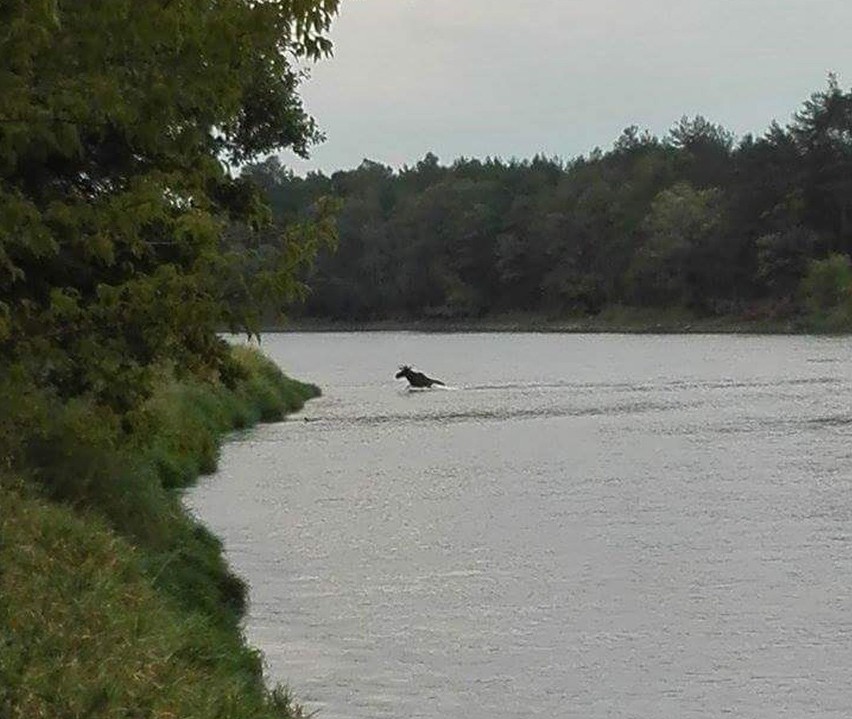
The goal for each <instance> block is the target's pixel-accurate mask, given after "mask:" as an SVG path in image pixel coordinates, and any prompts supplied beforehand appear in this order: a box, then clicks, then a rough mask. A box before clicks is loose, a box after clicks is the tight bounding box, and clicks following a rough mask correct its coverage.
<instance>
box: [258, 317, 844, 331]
mask: <svg viewBox="0 0 852 719" xmlns="http://www.w3.org/2000/svg"><path fill="white" fill-rule="evenodd" d="M263 332H264V333H297V332H423V333H486V332H488V333H490V332H494V333H541V334H551V333H552V334H731V335H745V334H759V335H792V334H797V335H806V334H813V335H846V334H849V333H850V330H849V329H844V330H837V329H833V330H827V329H824V328H820V327H819V326H817V325H816V324H815V323H812V322H809V321H807V319H805V318H795V319H786V320H765V319H763V320H748V319H742V318H733V317H713V318H677V319H674V318H670V317H665V318H664V317H659V318H653V317H592V318H565V319H546V318H541V317H523V316H505V317H500V316H497V317H484V318H481V319H453V320H450V319H410V320H407V319H388V320H373V321H358V322H356V321H340V320H337V321H334V320H322V319H316V318H298V319H294V320H290V321H288V322H286V323H285V324H269V325H267V326H265V327H264V328H263Z"/></svg>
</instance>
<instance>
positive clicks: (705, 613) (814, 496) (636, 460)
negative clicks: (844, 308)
mask: <svg viewBox="0 0 852 719" xmlns="http://www.w3.org/2000/svg"><path fill="white" fill-rule="evenodd" d="M264 348H265V350H266V352H267V353H268V354H270V356H272V357H273V358H274V359H275V360H277V361H278V362H279V363H280V364H281V365H282V366H283V367H284V368H285V369H286V370H287V371H288V372H289V373H291V374H292V375H293V376H296V377H299V378H301V379H305V380H310V381H313V382H315V383H317V384H319V385H321V386H322V388H323V390H324V393H325V395H324V397H323V398H321V399H319V400H316V401H313V402H311V403H310V404H309V405H308V406H307V407H306V409H305V411H304V412H303V413H301V414H299V415H296V416H293V417H291V418H289V419H288V421H286V422H283V423H281V424H277V425H269V426H264V427H261V428H259V429H257V430H254V431H252V432H249V433H246V434H244V435H239V436H237V437H236V438H235V440H234V441H233V442H231V443H230V444H229V445H228V446H227V447H226V449H225V451H224V453H223V457H222V462H221V471H220V472H219V473H218V474H217V475H216V476H214V477H209V478H206V479H204V480H202V482H201V483H200V484H199V486H198V487H197V488H195V489H194V490H193V491H192V492H190V493H189V494H188V495H187V502H188V504H189V505H190V506H191V507H192V508H193V509H194V510H195V511H197V512H198V513H199V514H200V516H201V517H202V518H203V519H204V521H205V522H207V523H208V525H209V526H210V527H211V528H212V529H213V530H214V531H215V532H217V533H218V534H219V535H220V536H221V537H222V538H223V539H224V541H225V545H226V548H227V552H228V556H229V559H230V561H231V563H232V565H233V566H234V568H235V570H236V571H237V572H238V573H239V574H240V575H242V576H243V577H244V578H246V579H247V580H248V582H249V583H250V585H251V611H250V615H249V617H248V620H247V633H248V636H249V639H250V641H251V642H252V643H254V644H255V645H256V646H258V647H260V648H261V649H262V650H263V651H264V653H265V655H266V658H267V664H268V668H269V675H270V678H271V679H273V680H280V681H284V682H286V683H287V684H289V685H290V686H291V687H292V688H293V689H294V691H295V693H296V694H297V695H298V696H299V697H301V698H302V699H303V700H304V701H305V703H306V704H307V706H308V708H309V709H319V710H320V714H319V717H320V719H342V718H344V717H345V718H353V719H354V718H361V717H363V718H366V717H370V718H371V719H373V718H383V717H398V718H414V717H429V718H434V719H456V718H458V719H493V718H494V717H507V718H514V717H518V718H520V717H531V716H532V717H578V718H586V717H590V718H601V719H603V718H604V717H607V718H611V717H618V718H621V717H637V718H638V717H641V718H643V719H644V718H646V717H647V718H649V719H651V718H656V717H666V718H671V719H683V718H686V717H702V718H704V717H721V716H735V717H761V718H762V717H765V718H766V719H777V718H778V717H791V718H798V717H838V718H841V717H843V718H844V719H847V718H848V717H849V716H850V715H852V714H850V711H852V710H850V707H852V682H850V667H852V444H850V441H849V439H850V432H852V341H850V340H849V339H832V338H821V339H820V338H807V337H725V336H686V337H678V336H665V337H652V336H620V335H609V336H607V335H595V336H585V335H532V334H531V335H512V334H500V335H493V334H470V335H467V334H459V335H423V334H409V333H381V334H369V333H365V334H287V335H278V336H276V335H271V336H268V337H266V338H265V340H264ZM402 362H407V363H412V364H416V365H417V366H419V368H420V369H422V370H424V371H427V372H428V373H429V374H431V375H433V376H436V377H440V378H441V379H444V380H445V381H446V382H447V383H448V384H451V385H452V388H450V389H447V390H434V391H427V392H407V391H404V390H403V385H402V384H401V383H399V382H395V381H394V380H393V374H394V372H395V371H396V368H397V365H399V364H400V363H402Z"/></svg>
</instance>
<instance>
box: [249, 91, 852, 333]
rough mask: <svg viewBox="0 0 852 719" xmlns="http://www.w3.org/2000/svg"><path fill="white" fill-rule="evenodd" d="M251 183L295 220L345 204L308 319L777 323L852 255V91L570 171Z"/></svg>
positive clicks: (407, 173)
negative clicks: (323, 201) (634, 308)
mask: <svg viewBox="0 0 852 719" xmlns="http://www.w3.org/2000/svg"><path fill="white" fill-rule="evenodd" d="M252 175H253V176H254V177H255V178H256V179H258V180H259V181H260V182H261V183H262V184H264V186H265V187H266V189H267V192H268V196H269V200H270V203H271V205H272V207H273V209H274V211H275V213H276V214H277V215H278V216H279V217H281V218H283V219H292V218H294V217H298V216H299V213H300V209H299V208H300V207H302V206H310V205H311V204H312V203H313V202H314V201H315V198H318V197H321V196H323V195H327V194H332V195H336V196H337V197H338V198H339V200H340V202H342V210H341V213H340V216H339V232H340V249H339V252H338V253H337V254H336V255H335V254H331V253H329V254H323V255H322V256H321V257H320V260H319V263H318V265H317V267H316V269H315V270H314V271H312V273H311V274H310V281H309V283H310V284H311V285H312V288H313V293H312V294H311V295H310V296H309V298H308V302H307V305H306V309H305V312H306V314H308V315H312V316H319V317H327V318H335V319H342V320H369V319H382V318H428V317H443V318H447V317H472V316H479V315H483V314H489V313H503V312H516V311H523V312H528V313H537V314H540V315H566V314H569V315H588V314H595V313H597V312H599V311H601V310H602V309H604V308H606V307H609V306H613V305H639V306H644V307H651V308H664V307H665V308H670V307H677V308H685V309H687V310H689V311H691V312H693V313H699V314H704V315H719V314H726V315H731V314H746V315H748V316H760V315H764V316H768V317H776V316H778V315H779V313H782V314H783V313H787V315H789V314H790V313H795V312H797V311H798V312H803V311H807V310H808V308H810V307H811V306H812V305H811V304H809V303H808V302H805V300H804V297H805V296H806V295H807V293H804V294H803V292H802V291H800V285H801V283H802V281H803V278H804V277H805V276H806V274H808V272H809V271H810V270H809V268H810V267H811V262H812V261H813V260H821V259H824V258H825V257H826V256H827V255H828V254H829V253H831V252H835V253H840V254H850V253H851V252H852V224H850V223H852V93H850V92H845V91H844V90H842V89H841V88H840V86H839V84H838V82H837V80H836V79H835V78H834V77H833V76H832V77H830V78H829V82H828V85H827V87H826V89H824V90H822V91H820V92H817V93H815V94H814V95H812V96H811V97H810V98H809V99H808V100H807V101H806V102H805V103H804V105H803V107H802V109H801V110H800V111H799V112H798V113H796V114H795V115H794V116H793V118H792V121H791V122H790V123H789V125H787V126H786V127H782V126H780V125H778V124H772V125H771V126H770V127H769V128H768V130H767V131H766V132H765V133H764V134H763V135H762V136H760V137H753V136H746V137H744V138H741V139H739V140H738V139H737V138H736V137H735V136H734V134H733V133H731V132H730V131H729V130H726V129H725V128H724V127H722V126H720V125H718V124H715V123H712V122H710V121H709V120H707V119H706V118H704V117H701V116H698V117H694V118H688V117H684V118H681V119H680V120H679V121H678V122H676V123H675V124H674V126H673V127H672V129H671V130H670V131H669V133H668V134H667V135H666V136H665V137H663V138H658V137H655V136H653V135H652V134H651V133H649V132H647V131H641V130H640V129H639V128H638V127H635V126H632V127H628V128H627V129H625V131H624V132H623V133H622V135H621V136H620V137H619V138H618V139H617V140H616V141H615V143H614V145H613V147H612V149H611V150H609V151H607V152H603V151H600V150H598V151H595V152H593V153H591V154H590V155H588V156H586V157H579V158H575V159H573V160H571V161H569V162H563V161H560V160H556V159H550V158H545V157H535V158H533V159H531V160H527V161H510V162H505V161H502V160H498V159H486V160H484V161H482V160H476V159H465V158H462V159H459V160H456V161H455V162H453V163H452V164H451V165H449V166H445V165H442V164H441V163H440V162H439V161H438V159H437V157H435V155H433V154H431V153H430V154H428V155H427V156H426V157H424V158H423V160H422V161H420V162H418V163H416V164H415V165H414V166H413V167H404V168H403V169H401V170H400V171H398V172H394V171H392V170H391V169H390V168H388V167H384V166H382V165H379V164H377V163H375V162H371V161H368V160H365V161H364V163H363V164H362V165H361V166H360V167H358V168H356V169H354V170H350V171H346V172H337V173H334V174H333V175H331V176H330V177H328V176H325V175H323V174H319V173H313V174H311V175H309V176H308V177H306V178H299V177H295V176H294V175H293V174H292V173H289V172H288V171H287V170H286V169H285V168H282V167H281V166H280V164H273V165H270V164H269V163H266V164H258V165H255V166H254V167H253V168H252ZM272 177H274V178H275V182H274V183H270V181H269V178H272ZM264 178H267V179H264Z"/></svg>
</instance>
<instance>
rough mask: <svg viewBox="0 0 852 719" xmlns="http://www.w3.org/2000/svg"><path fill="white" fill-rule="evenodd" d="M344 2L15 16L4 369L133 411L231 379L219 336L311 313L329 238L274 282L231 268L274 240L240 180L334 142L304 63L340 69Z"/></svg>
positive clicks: (54, 2)
mask: <svg viewBox="0 0 852 719" xmlns="http://www.w3.org/2000/svg"><path fill="white" fill-rule="evenodd" d="M336 9H337V0H298V1H297V0H267V1H265V2H245V1H244V0H172V1H171V2H162V1H161V0H92V2H76V1H72V0H6V1H5V2H3V3H2V4H0V27H2V28H3V30H2V31H1V32H0V57H2V58H3V64H2V67H0V97H3V104H2V108H0V363H2V366H3V367H5V368H6V370H7V371H8V370H9V368H12V367H16V368H18V369H17V370H16V371H23V372H24V373H25V374H26V376H28V377H30V378H31V380H32V381H33V382H34V383H35V384H37V385H39V386H43V387H49V388H52V390H55V391H56V392H57V393H59V394H60V395H61V396H63V397H71V396H77V395H83V394H88V395H91V396H93V397H95V398H96V399H97V400H98V401H102V402H105V403H106V404H108V405H109V406H112V407H113V408H116V409H118V410H122V411H123V410H126V409H127V408H128V407H131V406H132V405H133V404H134V403H136V402H137V401H138V400H139V395H140V393H141V394H143V395H144V393H145V387H146V377H147V376H148V372H149V369H150V368H151V367H152V366H153V365H154V364H155V363H158V362H162V361H166V360H168V361H171V362H174V363H175V365H176V367H177V368H178V369H180V370H190V371H205V368H208V369H212V370H216V369H217V368H219V369H221V366H222V362H224V356H225V355H224V353H223V352H222V350H221V344H220V343H219V341H218V340H217V338H216V330H217V329H218V328H220V327H222V326H230V327H232V328H239V329H244V330H247V331H251V330H253V329H254V328H255V327H256V322H257V318H258V312H257V306H258V304H259V303H274V304H277V305H280V304H281V303H283V302H285V301H287V300H288V299H289V298H291V297H293V296H295V295H297V294H298V293H299V292H300V290H301V285H300V283H299V282H298V281H297V279H296V269H297V268H299V267H301V266H302V265H303V264H304V263H305V262H307V261H308V260H309V258H310V256H311V254H312V253H313V251H314V250H315V248H316V245H317V243H318V242H320V241H321V240H322V237H323V235H325V234H327V232H328V230H329V229H330V225H329V224H328V223H327V222H325V221H324V219H321V221H320V222H318V223H316V222H315V223H308V224H305V225H303V226H301V227H299V228H296V229H293V230H292V231H289V232H287V233H283V234H281V236H279V238H278V240H277V246H278V252H277V253H276V255H275V258H274V259H273V260H272V261H271V262H270V261H269V260H270V258H269V257H266V258H265V259H266V260H267V262H266V271H265V274H264V275H263V277H262V281H260V282H256V281H253V282H247V281H246V280H245V278H244V277H243V276H242V274H241V272H240V267H241V263H242V262H243V260H244V258H245V254H244V253H243V254H235V253H233V252H227V253H223V251H222V246H221V245H220V239H221V237H222V232H223V229H224V227H225V226H226V225H227V224H228V223H234V222H237V223H242V224H243V225H245V226H246V227H247V228H260V227H262V226H264V225H267V224H268V220H269V214H268V211H267V210H266V209H265V202H264V201H263V199H262V197H261V195H260V194H259V192H258V191H257V189H256V188H255V187H254V185H253V184H252V183H251V182H250V181H248V180H246V179H242V178H240V177H239V176H237V175H236V174H235V173H234V172H233V171H232V170H231V169H230V168H232V167H234V166H235V165H238V164H239V163H243V162H246V161H249V160H251V159H253V158H257V157H259V156H262V155H263V154H266V153H269V152H271V151H273V150H276V149H279V148H284V147H287V148H291V149H292V150H294V151H296V152H297V153H300V154H305V153H306V152H307V149H308V147H309V146H310V144H311V143H313V142H314V141H315V140H317V139H318V137H319V133H318V132H317V130H316V127H315V125H314V122H313V121H312V120H311V118H310V117H309V116H308V115H307V114H306V112H305V110H304V108H303V106H302V103H301V100H300V98H299V96H298V93H297V90H298V85H299V82H300V79H301V76H302V75H301V72H300V71H299V70H298V69H297V66H298V65H297V63H298V61H300V60H302V59H306V58H318V57H320V56H322V55H324V54H327V53H328V52H329V51H330V44H329V41H328V39H327V38H326V37H325V33H326V31H327V29H328V27H329V23H330V21H331V18H332V16H333V14H334V13H335V11H336Z"/></svg>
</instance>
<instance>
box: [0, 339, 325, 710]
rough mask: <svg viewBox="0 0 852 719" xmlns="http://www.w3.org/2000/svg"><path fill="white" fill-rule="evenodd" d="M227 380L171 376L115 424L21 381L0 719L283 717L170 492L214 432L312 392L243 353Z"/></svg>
mask: <svg viewBox="0 0 852 719" xmlns="http://www.w3.org/2000/svg"><path fill="white" fill-rule="evenodd" d="M233 357H234V362H233V366H232V367H231V370H232V376H230V377H228V381H227V383H225V382H223V381H221V380H220V379H219V378H208V379H206V380H201V379H198V378H194V379H190V378H186V377H183V378H178V377H176V376H175V375H174V373H172V372H170V371H168V369H166V368H163V370H162V372H161V376H160V381H159V382H158V385H157V390H156V391H155V392H154V394H153V395H152V396H151V397H150V399H148V400H147V401H146V402H145V403H144V404H143V405H142V406H141V408H140V409H139V410H138V411H136V412H135V413H134V414H133V415H132V416H131V417H130V418H127V417H125V418H123V421H122V422H120V423H117V422H115V421H114V418H113V417H112V416H111V415H110V413H109V412H106V411H104V410H103V409H102V408H99V407H97V406H96V405H93V404H90V403H87V402H85V401H82V400H80V401H75V402H70V403H63V402H60V401H58V400H57V399H56V398H52V397H49V396H44V395H40V394H38V393H37V392H34V391H32V390H31V389H28V388H26V387H22V388H18V394H17V395H14V394H12V393H11V388H12V386H13V385H12V384H10V385H9V386H8V387H6V389H7V390H9V391H10V394H9V396H10V397H11V401H13V402H17V404H16V405H15V407H16V408H17V410H18V411H17V412H16V415H17V417H18V423H17V425H16V426H15V427H14V428H10V426H9V424H8V422H7V424H6V425H5V426H0V438H2V445H0V449H2V454H0V457H3V458H5V462H4V464H5V467H4V469H3V470H2V474H0V597H2V598H3V601H2V602H0V716H2V717H3V718H4V719H6V718H7V717H8V718H10V719H11V718H13V717H14V718H15V719H17V718H18V717H20V718H21V719H23V718H24V717H28V718H29V717H84V716H85V717H213V716H216V717H235V718H236V717H258V718H260V717H279V718H280V717H293V716H298V715H299V710H298V708H297V707H295V706H294V705H293V704H292V703H291V702H290V699H289V697H288V696H287V695H286V693H285V692H283V691H280V690H278V691H268V690H267V689H266V688H265V687H264V684H263V681H262V676H261V662H260V658H259V656H258V654H257V652H255V651H254V650H252V649H251V648H249V647H247V646H246V645H245V644H244V642H243V639H242V636H241V633H240V629H239V620H240V617H241V615H242V612H243V610H244V607H245V601H246V591H245V587H244V585H243V583H242V582H241V581H240V580H239V579H238V578H237V577H235V576H234V575H232V574H231V573H230V572H229V571H228V569H227V567H226V565H225V563H224V560H223V558H222V552H221V545H220V543H219V542H218V540H217V539H216V538H215V537H213V536H212V535H211V534H210V533H209V532H208V531H207V530H206V529H204V527H202V526H201V525H199V524H198V523H197V522H196V521H195V520H194V519H193V518H192V517H191V516H190V515H189V514H188V513H187V512H186V511H185V510H184V509H183V507H182V505H181V504H180V501H179V497H178V494H177V491H176V490H177V488H179V487H182V486H185V485H187V484H189V483H191V482H192V481H194V479H195V478H196V477H197V476H198V475H199V474H202V473H205V472H210V471H212V470H213V469H214V468H215V466H216V460H217V457H218V447H219V442H220V440H221V438H222V436H223V435H224V434H225V433H227V432H228V431H231V430H233V429H239V428H242V427H247V426H250V425H251V424H253V423H255V422H258V421H275V420H277V419H280V418H282V417H283V416H284V415H285V414H286V413H287V412H290V411H294V410H297V409H299V408H300V407H301V406H302V405H303V403H304V402H305V401H306V400H307V399H308V398H310V397H313V396H316V394H318V390H317V389H316V388H315V387H312V386H310V385H304V384H302V383H299V382H295V381H293V380H289V379H287V378H285V377H284V376H283V375H281V373H280V372H279V371H278V369H277V368H276V367H275V366H274V365H273V364H272V363H271V362H269V361H268V360H266V359H265V358H263V357H262V356H261V355H259V354H258V353H255V352H253V351H251V350H248V349H245V348H239V349H235V350H234V355H233ZM13 430H14V431H13Z"/></svg>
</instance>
